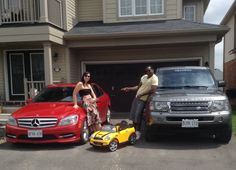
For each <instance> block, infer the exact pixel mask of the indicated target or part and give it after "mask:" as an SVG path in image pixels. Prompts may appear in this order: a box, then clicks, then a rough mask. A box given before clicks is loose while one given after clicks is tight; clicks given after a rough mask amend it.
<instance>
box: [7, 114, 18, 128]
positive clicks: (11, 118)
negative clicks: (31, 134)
mask: <svg viewBox="0 0 236 170" xmlns="http://www.w3.org/2000/svg"><path fill="white" fill-rule="evenodd" d="M7 124H9V125H11V126H17V123H16V119H15V118H14V117H12V116H10V117H9V118H8V121H7Z"/></svg>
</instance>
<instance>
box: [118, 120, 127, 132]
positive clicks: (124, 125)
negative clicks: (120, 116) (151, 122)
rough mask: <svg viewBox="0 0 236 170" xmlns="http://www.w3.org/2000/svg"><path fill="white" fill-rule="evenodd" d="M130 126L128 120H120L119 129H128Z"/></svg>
mask: <svg viewBox="0 0 236 170" xmlns="http://www.w3.org/2000/svg"><path fill="white" fill-rule="evenodd" d="M128 127H129V124H128V122H127V121H125V120H122V121H121V122H120V127H119V130H120V131H121V130H124V129H127V128H128Z"/></svg>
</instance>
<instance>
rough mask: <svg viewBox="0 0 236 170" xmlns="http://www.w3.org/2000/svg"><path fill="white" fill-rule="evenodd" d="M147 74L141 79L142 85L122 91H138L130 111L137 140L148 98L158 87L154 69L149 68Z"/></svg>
mask: <svg viewBox="0 0 236 170" xmlns="http://www.w3.org/2000/svg"><path fill="white" fill-rule="evenodd" d="M145 73H146V74H145V75H143V76H142V77H141V79H140V83H139V84H138V85H137V86H133V87H124V88H122V89H121V91H124V92H128V91H135V90H137V93H136V96H135V98H134V100H133V102H132V106H131V110H130V119H131V120H132V121H133V124H134V128H135V130H136V138H137V139H139V138H140V137H141V133H140V130H141V121H142V120H141V119H142V113H143V110H144V107H145V104H146V101H147V99H148V96H149V95H150V94H152V93H154V92H155V91H156V89H157V86H158V77H157V76H156V75H155V74H154V69H153V67H152V66H147V67H146V69H145Z"/></svg>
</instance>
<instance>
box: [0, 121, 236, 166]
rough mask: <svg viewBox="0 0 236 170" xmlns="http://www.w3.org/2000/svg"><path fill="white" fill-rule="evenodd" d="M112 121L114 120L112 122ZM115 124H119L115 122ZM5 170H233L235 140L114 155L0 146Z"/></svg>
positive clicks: (144, 147)
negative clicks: (224, 142)
mask: <svg viewBox="0 0 236 170" xmlns="http://www.w3.org/2000/svg"><path fill="white" fill-rule="evenodd" d="M113 121H114V120H113ZM115 121H119V120H118V119H117V120H115ZM0 159H1V160H0V167H1V169H4V170H11V169H12V170H16V169H20V170H44V169H45V170H51V169H52V170H54V169H55V170H64V169H65V170H77V169H80V170H87V169H88V170H90V169H91V170H95V169H96V170H97V169H99V170H100V169H101V170H109V169H111V170H131V169H132V170H136V169H140V170H149V169H150V170H152V169H155V170H173V169H176V170H211V169H212V170H233V169H235V167H236V136H233V138H232V140H231V142H230V143H229V144H228V145H220V144H218V143H215V142H213V141H212V140H210V139H206V138H201V137H196V138H195V137H193V136H189V137H180V136H172V137H160V138H158V139H157V141H154V142H151V143H147V142H146V141H145V140H144V139H141V140H140V141H138V143H137V144H136V145H134V146H129V145H122V146H121V147H120V148H119V149H118V150H117V151H115V152H109V151H107V150H106V149H94V148H92V147H91V146H90V145H89V144H85V145H80V146H76V145H72V144H69V145H68V144H67V145H60V144H50V145H19V146H14V145H11V144H8V143H2V144H0Z"/></svg>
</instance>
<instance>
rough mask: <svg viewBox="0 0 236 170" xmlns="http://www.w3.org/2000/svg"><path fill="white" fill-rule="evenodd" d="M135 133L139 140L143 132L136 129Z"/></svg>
mask: <svg viewBox="0 0 236 170" xmlns="http://www.w3.org/2000/svg"><path fill="white" fill-rule="evenodd" d="M135 134H136V140H139V139H140V138H141V132H139V131H136V132H135Z"/></svg>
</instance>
